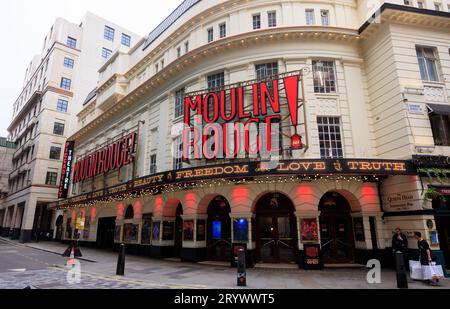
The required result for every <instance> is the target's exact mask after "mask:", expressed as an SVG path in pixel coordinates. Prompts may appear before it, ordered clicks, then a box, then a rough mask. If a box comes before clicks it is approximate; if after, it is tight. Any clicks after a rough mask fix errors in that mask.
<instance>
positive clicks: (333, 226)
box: [52, 0, 450, 264]
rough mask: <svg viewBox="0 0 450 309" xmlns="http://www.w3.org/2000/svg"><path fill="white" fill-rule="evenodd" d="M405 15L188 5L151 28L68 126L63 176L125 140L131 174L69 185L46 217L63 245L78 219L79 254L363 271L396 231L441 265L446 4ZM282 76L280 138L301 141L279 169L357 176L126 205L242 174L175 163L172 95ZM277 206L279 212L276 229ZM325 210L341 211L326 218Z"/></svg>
mask: <svg viewBox="0 0 450 309" xmlns="http://www.w3.org/2000/svg"><path fill="white" fill-rule="evenodd" d="M374 2H376V3H375V4H374ZM410 3H411V5H410V6H408V5H404V3H403V1H352V0H348V1H281V0H280V1H265V0H263V1H185V2H184V5H183V6H182V7H183V8H184V9H185V11H176V12H174V15H177V16H178V17H177V18H176V19H175V21H174V22H173V23H168V22H167V23H163V24H162V26H161V27H163V26H164V25H165V24H166V25H167V27H166V28H162V29H161V28H157V29H156V30H155V31H153V32H152V33H150V35H149V37H148V39H147V40H146V41H142V42H140V43H139V44H138V45H136V46H135V47H134V48H132V49H131V50H129V51H125V50H118V51H117V52H116V53H115V54H114V55H113V56H112V57H111V60H110V61H108V62H107V63H105V64H104V66H103V67H102V68H101V69H100V81H99V87H98V89H97V91H96V96H95V97H92V100H90V101H89V102H88V103H87V104H86V107H85V108H84V109H83V110H82V111H81V112H80V113H79V114H78V124H79V125H78V128H79V130H78V131H77V132H76V133H75V134H74V135H73V136H71V137H70V140H73V141H74V142H75V161H74V162H76V161H77V160H79V159H82V158H83V157H85V156H86V155H88V154H90V153H92V152H93V151H95V150H98V149H101V148H102V147H104V146H107V145H108V144H110V143H111V142H113V141H114V140H116V139H117V138H118V137H120V136H124V135H125V134H127V133H130V132H137V148H136V153H135V154H134V155H135V159H134V162H135V163H134V164H133V165H128V166H125V167H122V168H120V169H119V170H116V171H113V172H109V173H108V174H106V175H104V176H98V177H96V178H94V179H91V180H86V181H84V182H79V183H77V184H72V185H71V187H70V190H69V199H68V200H64V201H60V203H59V204H54V205H52V206H54V207H56V209H59V211H60V213H61V214H64V227H63V228H64V229H65V232H66V233H65V237H66V239H71V238H72V237H73V235H74V233H73V231H74V230H75V222H76V221H77V218H81V219H82V218H84V219H86V221H88V222H89V224H88V226H87V227H85V228H84V229H83V233H81V234H80V237H81V239H82V240H84V241H87V242H91V243H92V242H97V243H98V244H100V245H103V244H105V243H106V244H111V246H112V243H114V242H115V243H118V242H127V243H129V244H130V246H132V247H133V246H134V247H137V248H140V249H139V250H144V251H146V252H148V254H151V255H154V256H173V255H176V256H181V258H182V259H185V260H202V259H225V260H228V259H229V258H230V256H231V253H230V252H231V249H232V248H231V245H232V244H236V243H237V244H245V245H246V246H247V249H248V250H249V252H252V257H251V259H252V260H253V261H254V262H255V261H256V262H261V261H263V262H264V261H288V262H292V261H296V262H299V263H300V264H301V262H300V261H299V260H300V256H301V254H302V253H303V252H304V246H305V245H309V244H318V245H320V246H321V248H322V250H323V252H325V253H326V254H328V255H327V256H326V257H325V260H326V262H332V263H333V262H359V263H362V262H365V261H366V260H367V259H368V258H370V257H377V258H378V257H379V258H383V259H384V260H389V259H391V257H392V256H391V251H390V246H391V238H392V233H393V230H394V229H395V228H396V227H400V228H402V229H403V230H404V232H405V233H406V234H407V236H408V238H409V240H410V241H409V248H410V249H415V247H416V244H415V241H414V239H413V232H414V231H421V232H422V233H423V234H424V236H425V238H426V239H428V240H429V241H430V242H431V243H432V248H433V249H434V250H439V249H441V250H442V251H443V252H444V253H445V252H446V253H445V254H447V255H448V244H446V243H443V241H444V238H443V237H441V235H440V234H439V235H438V234H437V232H438V231H439V233H441V232H445V231H446V232H447V233H448V226H447V225H446V224H445V223H437V222H438V221H439V220H437V219H436V216H439V214H437V213H436V212H435V210H436V209H435V208H436V207H435V204H436V203H439V201H436V199H435V200H434V201H433V202H432V201H431V199H430V198H429V197H430V196H431V195H426V194H425V193H426V192H428V190H433V188H438V189H439V190H441V189H442V190H441V191H439V192H443V193H440V194H439V195H440V196H441V197H442V196H443V195H445V194H446V193H445V192H446V191H445V188H448V186H449V185H450V182H449V180H448V172H449V170H448V165H449V164H448V157H449V156H450V140H449V139H448V133H446V132H448V131H449V130H450V127H449V126H448V121H449V120H448V115H449V114H448V111H449V110H450V102H449V91H450V84H449V79H450V66H449V63H450V55H449V52H448V47H449V43H450V36H449V28H450V20H449V17H450V14H449V13H448V12H447V7H448V4H450V3H447V2H446V1H441V2H439V4H440V10H437V8H438V7H434V2H433V1H423V2H421V4H423V5H424V6H425V7H424V8H422V7H420V8H419V4H418V3H417V1H410ZM169 19H170V20H171V21H173V19H171V18H169ZM293 71H301V72H302V89H303V91H302V94H301V99H302V102H303V103H304V107H303V108H304V112H305V115H306V116H305V118H304V119H302V120H303V121H304V122H303V123H301V124H299V125H298V126H297V127H296V128H293V127H290V128H288V129H287V131H285V132H283V133H286V134H288V136H289V134H292V133H293V132H294V131H295V132H298V133H299V134H300V135H301V136H302V137H303V139H304V141H305V143H306V147H305V148H304V149H303V150H295V149H290V146H291V144H290V140H289V138H283V140H282V145H283V149H284V150H286V151H285V152H283V154H282V160H285V161H286V162H289V161H295V162H308V161H307V160H318V161H320V160H333V159H336V160H338V161H336V162H338V163H345V162H347V161H345V160H356V161H357V162H360V163H363V165H362V166H365V167H366V168H363V169H361V170H359V171H358V173H357V174H356V175H348V174H339V173H336V174H334V175H322V174H318V175H313V176H317V177H312V178H308V177H303V178H302V177H301V176H302V175H296V176H295V177H292V175H291V174H289V175H282V177H279V176H277V175H273V174H270V173H268V174H267V175H258V176H254V177H251V178H252V179H251V180H248V179H247V180H246V181H243V180H242V179H240V180H239V179H237V180H236V179H233V180H230V179H229V177H228V178H227V177H223V178H220V179H218V180H216V179H210V178H208V177H203V178H201V181H200V180H198V181H192V180H191V181H190V183H189V185H185V186H184V187H183V186H180V185H173V184H172V183H167V182H166V183H164V184H162V185H160V186H159V190H160V191H158V192H156V191H151V189H152V188H153V187H158V186H156V185H154V186H153V185H152V184H151V179H149V178H146V181H148V183H147V187H145V189H142V190H141V189H139V190H136V191H134V190H131V189H132V188H134V186H135V184H136V182H141V178H142V177H150V176H151V175H153V174H154V175H155V177H157V176H158V175H159V176H161V177H169V176H167V175H169V174H170V175H175V177H177V176H176V175H178V174H177V171H178V170H180V169H181V170H184V169H187V170H189V169H191V171H193V173H195V172H196V171H198V170H197V169H198V168H201V167H202V166H215V165H217V164H224V165H233V164H238V162H239V163H242V160H241V161H236V160H222V161H219V160H214V162H206V161H195V160H191V161H190V162H180V161H179V160H178V161H177V160H176V159H174V155H173V154H174V149H179V148H178V147H179V146H180V145H179V141H180V140H179V137H180V135H179V132H178V131H177V130H175V129H173V128H174V127H175V126H176V125H177V124H178V125H179V124H181V123H182V122H183V119H182V118H183V117H182V113H180V112H179V108H180V107H179V105H177V104H179V102H180V99H179V96H180V93H182V95H181V97H182V98H181V102H183V100H184V94H185V93H191V92H198V91H204V90H207V89H208V88H212V86H211V85H213V82H217V83H219V88H220V87H221V86H225V85H230V84H234V83H240V82H245V81H249V80H255V79H257V80H263V79H264V78H267V77H268V76H269V75H270V73H268V72H272V74H276V75H283V74H288V73H289V72H293ZM261 72H264V73H261ZM261 74H262V75H261ZM214 85H217V84H214ZM180 90H182V91H181V92H180ZM247 107H248V106H247ZM282 113H284V114H283V116H285V117H288V116H289V111H288V110H284V111H282ZM283 121H286V120H283ZM283 124H285V123H284V122H283ZM286 125H287V127H289V123H287V124H286ZM330 132H332V133H333V134H330V135H329V136H328V137H327V135H328V134H329V133H330ZM327 138H331V140H328V139H327ZM328 142H330V143H331V144H332V145H335V146H334V147H328V146H327V145H329V144H327V143H328ZM330 148H332V149H330ZM175 152H176V151H175ZM427 158H428V159H429V158H431V159H433V158H435V159H436V162H434V163H426V162H425V161H426V160H427ZM339 160H343V161H339ZM371 160H390V162H403V163H404V164H407V165H408V164H410V165H411V166H413V169H414V173H409V172H406V170H405V172H399V173H397V175H395V173H393V174H391V175H385V174H383V173H380V175H377V173H376V171H375V170H374V169H372V168H371V167H370V162H372V161H371ZM439 160H440V161H439ZM445 160H447V161H445ZM244 161H245V160H244ZM437 161H439V162H437ZM327 162H328V161H327ZM329 162H331V161H329ZM379 162H381V161H378V163H379ZM442 162H443V163H442ZM367 166H369V167H367ZM408 166H409V165H408ZM431 169H433V172H432V173H431V174H430V170H431ZM364 171H365V172H366V173H364ZM164 173H167V174H164ZM427 173H428V174H427ZM299 174H300V173H299ZM436 175H438V176H436ZM439 175H440V176H439ZM378 176H379V177H378ZM170 177H172V176H170ZM238 178H239V177H238ZM243 178H245V177H243ZM170 179H172V178H170ZM192 182H193V183H192ZM121 185H122V186H124V187H123V188H121V187H120V186H121ZM114 186H118V187H117V190H116V189H114V188H112V187H114ZM130 188H131V189H130ZM127 190H128V191H127ZM146 190H147V191H146ZM150 191H151V192H150ZM114 192H120V193H121V194H115V193H114ZM124 192H125V193H124ZM127 192H128V193H127ZM436 196H438V195H436ZM436 196H434V197H436ZM273 200H275V201H276V202H274V203H275V204H277V203H281V202H282V203H283V207H285V209H284V210H283V209H282V208H283V207H281V208H280V211H279V213H278V214H276V213H274V212H273V209H272V210H270V207H269V206H270V205H269V204H270V203H272V202H273ZM442 200H444V199H442ZM220 205H222V206H220ZM327 205H328V206H329V205H338V207H337V208H338V209H340V210H339V211H336V212H337V214H336V213H333V211H331V210H330V208H327ZM444 206H445V205H444ZM445 207H447V206H445ZM445 207H444V208H445ZM221 209H222V210H221ZM127 210H128V212H129V213H128V215H129V216H127V215H126V213H127ZM307 219H308V220H309V219H314V220H315V221H314V220H313V221H307ZM240 220H244V221H242V223H245V222H247V223H246V224H247V226H246V228H247V233H246V237H244V239H241V238H237V237H236V235H237V233H238V230H237V229H238V228H239V226H238V225H236V224H238V223H239V222H241V221H240ZM271 220H272V221H271ZM311 222H312V224H316V225H318V226H317V230H316V232H317V237H316V238H315V237H313V239H312V240H305V239H304V235H303V234H302V233H303V231H304V228H305V227H306V225H305V224H310V223H311ZM314 222H315V223H314ZM144 226H145V228H144ZM219 226H220V227H219ZM114 227H115V229H116V230H115V241H114V239H113V238H114V233H112V234H113V235H112V236H111V233H110V234H108V233H107V232H105V231H106V230H109V231H111V230H114ZM215 228H217V230H215ZM149 229H150V230H149ZM77 230H78V231H80V229H77ZM205 231H206V232H205ZM217 231H220V233H219V232H217ZM216 232H217V233H218V234H214V233H216ZM105 233H106V234H105ZM148 233H150V234H151V235H150V236H149V234H148ZM180 233H181V234H180ZM192 233H193V235H191V234H192ZM219 234H220V235H219ZM224 234H226V236H223V235H224ZM244 234H245V233H244ZM191 236H192V237H191ZM240 237H241V236H240ZM438 237H439V240H441V243H439V242H438V241H436V239H437V238H438ZM148 238H150V239H148ZM445 239H447V238H445ZM266 241H267V242H266ZM286 243H288V244H287V245H286ZM330 244H332V245H330ZM342 244H343V245H342ZM137 250H138V249H137ZM289 250H291V251H292V255H291V254H290V253H289V254H288V253H287V252H288V251H289ZM447 259H448V256H447Z"/></svg>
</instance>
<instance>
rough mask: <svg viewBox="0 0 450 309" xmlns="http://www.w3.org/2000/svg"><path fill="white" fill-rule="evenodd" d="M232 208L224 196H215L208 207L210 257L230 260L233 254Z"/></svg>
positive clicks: (208, 247)
mask: <svg viewBox="0 0 450 309" xmlns="http://www.w3.org/2000/svg"><path fill="white" fill-rule="evenodd" d="M230 212H231V208H230V205H229V204H228V201H227V200H226V199H225V198H224V197H220V196H219V197H217V198H215V199H214V200H213V201H212V202H211V203H210V205H209V207H208V239H207V243H208V245H207V251H208V259H209V260H212V261H226V262H228V261H230V260H231V258H232V254H231V247H232V244H231V218H230Z"/></svg>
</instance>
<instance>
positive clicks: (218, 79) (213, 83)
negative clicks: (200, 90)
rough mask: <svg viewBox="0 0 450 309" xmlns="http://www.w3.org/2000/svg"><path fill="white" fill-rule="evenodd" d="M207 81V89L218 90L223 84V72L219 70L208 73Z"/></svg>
mask: <svg viewBox="0 0 450 309" xmlns="http://www.w3.org/2000/svg"><path fill="white" fill-rule="evenodd" d="M207 81H208V89H209V90H213V91H214V90H220V89H222V88H223V87H224V86H225V73H224V72H220V73H217V74H212V75H209V76H208V78H207Z"/></svg>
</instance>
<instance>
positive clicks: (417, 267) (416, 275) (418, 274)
mask: <svg viewBox="0 0 450 309" xmlns="http://www.w3.org/2000/svg"><path fill="white" fill-rule="evenodd" d="M409 275H410V277H411V279H413V280H423V272H422V265H421V264H420V262H419V261H409Z"/></svg>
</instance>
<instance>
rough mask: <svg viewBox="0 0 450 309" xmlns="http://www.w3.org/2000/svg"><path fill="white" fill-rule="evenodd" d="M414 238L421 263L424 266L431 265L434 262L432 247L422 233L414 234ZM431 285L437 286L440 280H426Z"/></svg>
mask: <svg viewBox="0 0 450 309" xmlns="http://www.w3.org/2000/svg"><path fill="white" fill-rule="evenodd" d="M414 237H415V238H416V240H417V247H418V248H419V261H420V264H422V265H430V263H431V262H433V254H432V252H431V248H430V245H429V244H428V242H427V241H426V240H425V239H423V238H422V233H420V232H414ZM426 281H427V282H428V283H430V284H437V283H438V282H439V280H426Z"/></svg>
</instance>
